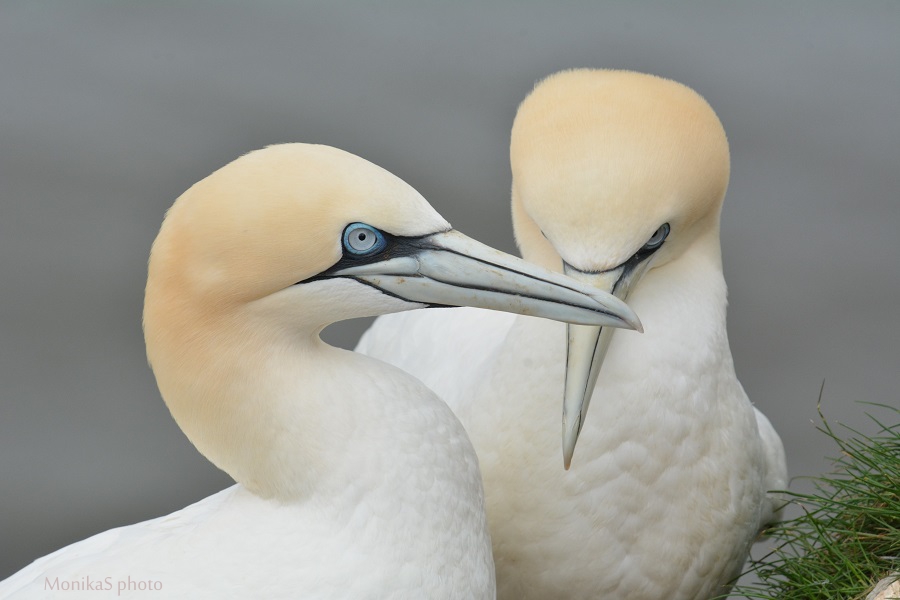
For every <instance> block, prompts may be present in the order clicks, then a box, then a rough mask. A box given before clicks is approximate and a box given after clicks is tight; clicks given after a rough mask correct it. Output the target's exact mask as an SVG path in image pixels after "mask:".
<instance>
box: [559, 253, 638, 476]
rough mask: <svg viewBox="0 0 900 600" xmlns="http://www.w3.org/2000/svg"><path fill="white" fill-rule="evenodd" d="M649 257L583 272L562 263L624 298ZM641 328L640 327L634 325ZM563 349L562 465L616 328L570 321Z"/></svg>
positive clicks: (569, 271)
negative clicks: (640, 260)
mask: <svg viewBox="0 0 900 600" xmlns="http://www.w3.org/2000/svg"><path fill="white" fill-rule="evenodd" d="M648 263H649V261H646V260H645V261H643V262H641V263H639V264H636V265H632V264H629V263H626V264H625V265H622V266H621V267H618V268H616V269H611V270H609V271H603V272H600V273H586V272H584V271H579V270H578V269H576V268H574V267H572V266H571V265H569V264H566V263H564V266H563V272H564V273H565V274H566V275H568V276H570V277H572V278H573V279H577V280H578V281H580V282H583V283H586V284H588V285H591V286H592V287H594V288H596V289H599V290H603V291H605V292H609V293H611V294H613V295H614V296H615V297H617V298H619V299H621V300H625V299H626V298H627V297H628V292H629V291H630V290H631V288H632V287H634V284H635V283H637V281H638V280H639V279H640V278H641V275H643V274H644V270H645V269H646V267H647V264H648ZM634 329H636V330H637V331H640V332H643V328H642V327H635V328H634ZM567 332H568V338H569V339H568V345H567V349H566V387H565V392H564V393H563V418H562V448H563V466H565V468H566V470H568V469H569V467H570V466H571V464H572V455H573V454H574V453H575V444H576V443H577V442H578V436H579V434H580V433H581V428H582V426H583V425H584V419H585V416H586V415H587V410H588V407H589V406H590V403H591V396H592V395H593V394H594V386H595V385H596V384H597V375H598V374H599V373H600V367H601V366H602V365H603V359H604V358H606V351H607V350H608V349H609V344H610V342H611V341H612V337H613V334H614V333H615V329H610V328H608V327H602V326H595V325H582V324H569V326H568V328H567Z"/></svg>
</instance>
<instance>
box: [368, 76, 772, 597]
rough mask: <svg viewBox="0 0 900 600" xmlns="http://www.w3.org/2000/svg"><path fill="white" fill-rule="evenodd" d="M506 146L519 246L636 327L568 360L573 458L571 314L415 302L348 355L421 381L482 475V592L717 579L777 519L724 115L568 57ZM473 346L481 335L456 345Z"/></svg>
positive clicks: (574, 591) (592, 591)
mask: <svg viewBox="0 0 900 600" xmlns="http://www.w3.org/2000/svg"><path fill="white" fill-rule="evenodd" d="M511 158H512V162H513V177H514V182H513V222H514V226H515V230H516V239H517V241H518V243H519V246H520V248H521V249H522V252H523V255H524V256H525V258H527V259H529V260H531V261H533V262H536V263H538V264H542V265H543V266H545V267H548V268H555V269H556V270H564V269H565V271H566V272H567V273H569V274H573V275H574V276H576V277H577V278H579V279H581V280H582V281H593V282H595V284H596V285H598V286H601V287H602V288H603V289H606V290H607V291H613V292H614V293H616V294H617V295H620V294H621V296H620V297H624V296H626V295H627V299H628V302H629V305H630V306H631V307H632V308H634V310H635V311H636V312H637V313H638V314H639V315H641V320H642V323H643V325H644V333H643V334H642V335H637V334H634V333H632V332H620V333H616V335H615V336H613V337H612V340H611V341H610V338H609V337H608V336H607V337H604V332H602V331H600V330H596V329H595V330H594V331H592V332H591V331H587V335H588V336H589V345H588V348H589V354H590V352H591V349H592V348H595V347H596V348H597V350H596V351H595V352H594V360H593V363H601V362H602V368H600V367H599V366H598V365H597V364H592V365H591V368H590V369H583V370H584V372H585V373H587V372H588V371H595V373H594V376H595V377H596V386H595V387H593V385H594V384H593V382H592V381H590V380H589V379H587V383H586V384H585V385H588V386H590V387H589V389H592V390H593V393H592V394H589V397H592V398H593V399H592V400H590V406H591V407H592V408H591V412H590V415H589V416H588V417H587V418H584V411H586V406H587V404H586V403H585V405H584V406H585V407H584V408H583V409H581V411H580V412H579V415H578V421H579V422H578V423H576V424H575V425H572V426H569V427H568V429H567V425H566V419H565V417H564V451H565V450H566V443H567V441H568V440H571V439H572V436H571V433H572V432H573V431H574V435H575V437H577V435H578V431H579V430H580V432H581V436H580V438H579V439H580V440H581V441H580V442H579V446H578V453H577V454H576V455H575V459H574V461H573V463H572V468H571V469H570V470H565V469H563V468H562V465H560V463H559V459H558V455H557V454H556V452H555V451H554V450H555V449H557V448H559V445H558V444H559V437H558V436H559V430H558V428H557V427H558V426H554V425H553V420H554V417H555V418H557V419H558V418H559V412H558V411H559V405H558V398H559V389H560V387H561V386H563V385H566V386H569V382H570V381H571V377H569V376H567V373H569V374H571V372H572V367H573V362H575V363H577V362H578V361H577V360H576V359H578V356H576V355H574V354H573V353H572V345H573V339H575V340H576V341H577V338H578V336H579V335H581V334H582V333H584V332H583V331H580V330H578V329H577V328H576V327H575V326H568V330H567V327H566V326H563V325H561V324H555V323H548V322H541V321H538V320H536V319H532V318H529V317H526V316H513V315H501V314H490V313H486V312H484V311H478V310H476V309H454V310H450V311H442V312H434V311H432V312H431V313H427V312H425V311H415V312H410V313H406V314H403V315H388V316H385V317H380V318H379V319H378V320H376V322H375V324H374V325H373V327H372V328H371V329H370V330H369V331H368V332H367V333H366V334H365V335H364V336H363V338H362V340H361V341H360V344H359V346H358V347H357V350H358V351H360V352H363V353H366V354H369V355H371V356H374V357H376V358H380V359H382V360H385V361H388V362H391V363H392V364H395V365H397V366H399V367H401V368H403V369H404V370H406V371H408V372H410V373H412V374H413V375H415V376H417V377H419V378H421V379H422V380H423V381H424V382H425V384H426V385H428V386H429V387H430V388H431V389H433V390H435V391H436V392H437V393H438V395H439V396H441V397H442V398H443V399H444V400H445V401H446V402H447V403H448V404H449V405H450V406H451V407H452V408H453V410H454V412H455V413H456V414H457V416H459V418H460V420H461V421H462V423H463V425H464V426H465V428H466V431H467V432H468V433H469V436H470V438H471V440H472V442H473V445H474V446H475V448H476V451H477V453H478V458H479V461H480V464H481V469H482V473H483V476H484V481H485V494H486V504H487V515H488V522H489V525H490V529H491V536H492V543H493V551H494V560H495V564H496V568H497V585H498V597H499V598H501V599H529V598H534V599H538V598H542V599H545V598H571V599H581V598H597V597H603V598H616V599H619V600H639V599H657V598H669V599H673V600H688V599H698V600H699V599H704V598H710V597H713V596H715V595H717V594H721V593H725V592H726V591H727V589H728V584H729V582H730V581H731V580H732V579H733V578H734V577H736V576H737V575H738V574H739V573H740V570H741V566H742V564H743V562H744V560H745V559H746V556H747V553H748V552H749V548H750V545H751V543H752V542H753V540H754V539H755V538H756V536H757V534H758V531H759V530H760V528H761V527H763V526H764V525H765V524H766V523H768V522H770V521H771V520H772V519H775V518H777V515H778V510H779V508H780V506H779V504H778V501H777V499H776V498H775V497H774V496H772V495H769V494H767V491H768V490H772V489H783V487H784V486H785V485H786V475H785V462H784V451H783V448H782V447H781V442H780V440H779V438H778V436H777V434H776V433H775V431H774V429H773V428H772V427H771V425H770V424H769V422H768V420H767V419H766V418H765V416H763V415H762V414H761V413H759V412H758V411H756V410H755V409H754V407H753V406H752V405H751V403H750V402H749V400H748V398H747V396H746V394H745V393H744V390H743V389H742V387H741V385H740V383H739V382H738V380H737V377H736V375H735V372H734V365H733V362H732V356H731V351H730V348H729V343H728V336H727V330H726V323H725V315H726V303H727V302H726V285H725V281H724V277H723V275H722V264H721V251H720V246H719V227H718V216H719V207H720V206H721V199H722V196H723V195H724V189H725V184H726V183H727V179H728V152H727V143H726V142H725V138H724V132H722V131H721V125H720V124H719V123H718V120H717V119H716V117H715V115H714V113H712V111H711V109H709V107H708V105H706V103H705V102H704V101H703V100H702V99H701V98H699V96H697V95H696V94H695V93H694V92H692V91H691V90H688V89H687V88H685V87H684V86H681V85H680V84H676V83H674V82H671V81H667V80H662V79H660V78H655V77H652V76H646V75H641V74H636V73H627V72H617V71H591V70H576V71H570V72H564V73H561V74H558V75H555V76H551V77H550V78H548V79H547V80H545V81H544V82H543V83H541V84H539V85H538V86H537V88H536V89H535V91H534V92H533V93H532V95H531V96H529V98H528V99H526V100H525V102H524V103H523V105H522V107H520V109H519V114H518V115H517V117H516V124H515V125H514V130H513V144H512V150H511ZM654 230H656V233H654ZM670 230H671V231H670ZM651 234H652V235H651ZM648 239H649V241H648ZM645 242H646V243H645ZM582 329H585V328H582ZM567 331H568V339H569V358H568V359H567V358H566V356H567V355H566V349H567ZM590 336H593V337H590ZM598 336H599V338H598ZM476 339H477V340H478V342H479V344H481V348H480V349H477V348H473V347H472V346H473V344H474V342H473V341H468V342H467V341H465V340H476ZM598 339H599V341H598ZM591 340H593V341H591ZM604 344H606V346H605V347H604ZM458 349H459V351H458ZM604 352H605V357H604ZM442 365H444V367H442ZM576 367H577V364H576ZM451 369H452V371H451ZM598 369H599V376H598V375H597V374H596V371H597V370H598ZM564 380H565V384H564ZM576 391H577V390H576ZM569 450H571V447H569ZM570 458H571V453H569V454H568V456H567V457H566V462H568V459H570Z"/></svg>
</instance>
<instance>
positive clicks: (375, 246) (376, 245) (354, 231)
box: [344, 223, 386, 255]
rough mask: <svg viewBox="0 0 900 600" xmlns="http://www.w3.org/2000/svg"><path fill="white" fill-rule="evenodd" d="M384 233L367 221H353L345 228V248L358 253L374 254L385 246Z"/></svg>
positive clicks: (352, 252)
mask: <svg viewBox="0 0 900 600" xmlns="http://www.w3.org/2000/svg"><path fill="white" fill-rule="evenodd" d="M385 243H386V242H385V241H384V235H382V233H381V232H380V231H378V230H377V229H375V228H374V227H371V226H369V225H366V224H365V223H351V224H350V225H347V228H346V229H344V249H345V250H346V251H347V252H349V253H351V254H356V255H366V254H374V253H376V252H378V251H379V250H381V249H382V248H384V246H385Z"/></svg>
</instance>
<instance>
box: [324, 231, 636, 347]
mask: <svg viewBox="0 0 900 600" xmlns="http://www.w3.org/2000/svg"><path fill="white" fill-rule="evenodd" d="M328 275H329V276H332V277H352V278H354V279H358V280H360V281H363V282H365V283H367V284H369V285H372V286H374V287H376V288H378V289H380V290H382V291H383V292H385V293H388V294H391V295H393V296H397V297H398V298H402V299H404V300H407V301H409V302H418V303H422V304H427V305H430V306H474V307H478V308H487V309H492V310H501V311H505V312H512V313H518V314H522V315H531V316H535V317H544V318H547V319H554V320H557V321H565V322H568V323H578V324H580V325H591V326H594V327H599V326H603V327H615V328H619V327H624V328H627V329H639V328H640V327H641V324H640V320H639V319H638V317H637V315H635V314H634V312H633V311H632V310H631V309H630V308H629V307H628V306H627V305H626V304H625V303H624V302H623V301H622V300H619V299H618V298H616V297H614V296H613V295H611V294H609V293H607V292H603V291H601V290H598V289H596V288H595V287H592V286H590V285H587V284H584V283H579V282H577V281H574V280H573V279H570V278H569V277H566V276H564V275H560V274H559V273H553V272H552V271H548V270H546V269H543V268H541V267H538V266H536V265H533V264H531V263H528V262H526V261H524V260H522V259H519V258H516V257H513V256H510V255H508V254H505V253H503V252H500V251H499V250H494V249H493V248H491V247H489V246H486V245H484V244H482V243H480V242H477V241H475V240H473V239H471V238H469V237H466V236H465V235H463V234H461V233H459V232H457V231H454V230H450V231H446V232H441V233H435V234H432V235H428V236H425V237H421V238H395V242H394V245H393V247H392V248H391V251H390V252H389V253H386V254H385V256H384V258H383V259H382V260H378V261H377V262H368V263H366V264H358V265H350V264H347V265H346V266H345V265H340V266H339V268H337V269H334V270H330V271H329V273H328Z"/></svg>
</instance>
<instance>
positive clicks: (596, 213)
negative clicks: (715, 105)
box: [510, 69, 729, 271]
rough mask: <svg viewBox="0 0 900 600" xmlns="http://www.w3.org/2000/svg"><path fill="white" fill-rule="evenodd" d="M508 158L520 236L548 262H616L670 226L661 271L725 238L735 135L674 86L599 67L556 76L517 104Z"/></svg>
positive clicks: (584, 265) (592, 266)
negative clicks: (708, 239) (710, 240)
mask: <svg viewBox="0 0 900 600" xmlns="http://www.w3.org/2000/svg"><path fill="white" fill-rule="evenodd" d="M510 161H511V164H512V174H513V188H512V198H513V200H512V205H513V206H512V208H513V223H514V227H515V232H516V240H517V242H518V244H519V246H520V248H521V249H522V252H523V255H524V256H525V258H528V259H529V260H532V261H535V262H538V263H540V264H543V265H544V266H547V267H551V268H556V269H559V268H560V261H559V257H558V256H559V255H561V256H562V258H563V259H564V260H565V261H566V262H567V263H569V264H570V265H573V266H574V267H576V268H578V269H580V270H582V271H603V270H607V269H611V268H614V267H616V266H618V265H619V264H621V263H623V262H624V261H626V260H627V259H628V258H629V257H631V256H632V255H633V254H634V253H635V252H636V251H638V250H639V249H640V248H641V247H642V246H643V245H644V244H645V243H646V242H647V241H648V240H649V239H650V237H651V235H653V233H654V232H655V231H656V230H657V228H659V227H660V226H661V225H662V224H664V223H669V225H670V226H671V232H670V234H669V237H668V239H667V240H666V243H665V245H664V247H663V248H662V249H661V251H660V252H659V253H658V256H656V257H654V261H653V264H654V266H659V265H660V264H663V263H665V262H666V261H667V260H671V259H672V258H673V257H675V256H677V255H678V254H680V253H682V252H683V251H684V250H685V249H686V248H687V247H688V246H689V245H690V244H691V243H692V241H693V240H695V239H697V238H698V237H700V236H702V235H704V234H709V233H712V234H715V235H717V234H718V222H719V212H720V208H721V204H722V199H723V197H724V195H725V188H726V187H727V185H728V175H729V155H728V142H727V140H726V138H725V131H724V130H723V128H722V124H721V123H720V122H719V119H718V118H717V117H716V114H715V113H714V112H713V110H712V109H711V108H710V106H709V104H707V103H706V101H705V100H704V99H703V98H701V97H700V96H699V95H698V94H697V93H696V92H694V91H693V90H691V89H690V88H688V87H686V86H684V85H682V84H680V83H677V82H675V81H671V80H668V79H663V78H660V77H655V76H653V75H645V74H642V73H635V72H630V71H609V70H591V69H578V70H572V71H563V72H561V73H557V74H555V75H551V76H550V77H548V78H547V79H545V80H543V81H542V82H540V83H539V84H538V85H537V86H536V87H535V89H534V91H533V92H532V93H531V94H530V95H529V96H528V97H527V98H526V99H525V100H524V101H523V102H522V104H521V106H520V107H519V111H518V113H517V114H516V119H515V123H514V124H513V130H512V140H511V147H510ZM541 232H543V235H542V233H541ZM544 236H546V239H545V237H544ZM548 239H549V240H550V242H552V246H551V244H550V243H548V241H547V240H548Z"/></svg>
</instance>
